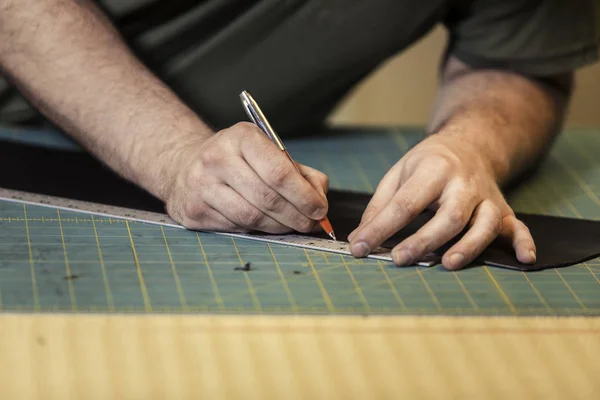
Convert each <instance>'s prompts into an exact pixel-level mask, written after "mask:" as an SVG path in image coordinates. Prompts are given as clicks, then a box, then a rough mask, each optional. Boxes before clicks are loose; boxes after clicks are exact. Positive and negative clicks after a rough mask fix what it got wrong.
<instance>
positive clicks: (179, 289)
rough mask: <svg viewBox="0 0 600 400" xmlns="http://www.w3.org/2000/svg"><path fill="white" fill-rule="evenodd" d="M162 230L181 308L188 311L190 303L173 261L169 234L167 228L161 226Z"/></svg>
mask: <svg viewBox="0 0 600 400" xmlns="http://www.w3.org/2000/svg"><path fill="white" fill-rule="evenodd" d="M160 232H161V234H162V237H163V240H164V242H165V248H166V249H167V255H168V256H169V263H170V264H171V272H173V279H174V280H175V286H176V287H177V295H178V296H179V302H180V303H181V308H182V309H183V310H184V311H187V309H188V304H187V300H186V298H185V294H184V292H183V288H182V287H181V282H180V280H179V274H178V273H177V267H176V266H175V262H174V261H173V255H172V254H171V249H170V248H169V241H168V240H167V236H166V235H165V230H164V228H163V227H162V225H161V226H160Z"/></svg>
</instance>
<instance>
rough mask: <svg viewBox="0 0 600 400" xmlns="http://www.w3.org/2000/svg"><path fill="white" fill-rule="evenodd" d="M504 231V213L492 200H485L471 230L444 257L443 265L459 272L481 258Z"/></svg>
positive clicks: (475, 215) (476, 211) (478, 210)
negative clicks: (502, 230)
mask: <svg viewBox="0 0 600 400" xmlns="http://www.w3.org/2000/svg"><path fill="white" fill-rule="evenodd" d="M501 229H502V212H501V211H500V209H499V208H498V207H497V206H496V205H495V204H494V203H493V202H492V201H490V200H484V201H483V202H482V203H481V204H479V206H478V207H477V209H476V210H475V213H474V215H473V223H472V225H471V228H470V229H469V230H468V231H467V233H465V235H464V236H463V237H462V238H461V239H460V240H459V241H458V242H457V243H456V244H455V245H454V246H452V247H451V248H450V249H448V251H447V252H446V253H445V254H444V256H443V257H442V265H443V266H444V267H445V268H446V269H449V270H457V269H460V268H462V267H464V266H465V265H467V264H468V263H470V262H471V261H473V260H474V259H475V258H476V257H477V256H479V255H480V254H481V253H482V252H483V250H485V248H486V247H487V246H489V244H490V243H492V242H493V241H494V239H496V237H498V235H499V234H500V231H501Z"/></svg>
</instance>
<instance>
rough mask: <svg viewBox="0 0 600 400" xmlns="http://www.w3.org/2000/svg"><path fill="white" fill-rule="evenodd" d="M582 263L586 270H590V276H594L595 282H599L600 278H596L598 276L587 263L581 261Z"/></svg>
mask: <svg viewBox="0 0 600 400" xmlns="http://www.w3.org/2000/svg"><path fill="white" fill-rule="evenodd" d="M583 265H584V266H585V267H586V268H587V270H588V271H590V274H592V276H593V277H594V279H595V280H596V282H598V283H600V279H599V278H598V276H597V275H596V274H595V273H594V272H593V271H592V269H591V268H590V267H589V265H588V264H587V263H586V262H585V263H583Z"/></svg>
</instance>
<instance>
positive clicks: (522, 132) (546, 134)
mask: <svg viewBox="0 0 600 400" xmlns="http://www.w3.org/2000/svg"><path fill="white" fill-rule="evenodd" d="M569 93H570V77H563V78H561V79H558V78H557V79H555V80H552V84H547V83H541V82H537V81H533V80H530V79H527V78H524V77H521V76H517V75H515V74H511V73H506V72H496V71H489V70H486V71H475V70H470V69H468V68H466V67H465V66H464V65H463V64H460V63H459V62H458V61H456V60H450V62H449V64H448V65H447V66H446V69H445V71H444V74H443V76H442V85H441V90H440V92H439V95H438V98H437V100H436V105H435V107H434V112H433V116H432V119H431V123H430V126H429V133H430V134H434V133H438V134H440V135H444V136H446V137H448V138H450V137H457V138H459V139H460V140H461V143H464V145H465V146H466V147H470V148H471V150H472V151H473V152H474V153H473V154H478V155H480V156H481V157H482V158H483V159H485V161H484V162H485V163H486V165H487V166H488V167H489V170H490V172H491V173H492V174H493V175H494V178H495V179H496V181H497V182H498V183H499V184H500V185H504V184H505V183H507V182H508V181H510V180H512V179H514V178H515V177H516V176H518V175H519V174H521V173H522V172H524V170H526V169H528V168H530V167H532V166H534V165H535V163H536V162H538V161H539V160H540V159H541V158H542V157H543V156H544V155H545V154H546V152H547V150H548V148H549V147H550V146H551V144H552V142H553V140H554V139H555V137H556V136H557V134H558V133H559V131H560V129H561V127H562V122H563V117H564V114H565V109H566V106H567V102H568V98H569Z"/></svg>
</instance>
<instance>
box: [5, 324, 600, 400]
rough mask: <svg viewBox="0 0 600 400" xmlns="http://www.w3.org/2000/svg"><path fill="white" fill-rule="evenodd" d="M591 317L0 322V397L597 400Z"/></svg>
mask: <svg viewBox="0 0 600 400" xmlns="http://www.w3.org/2000/svg"><path fill="white" fill-rule="evenodd" d="M599 356H600V319H599V318H522V317H521V318H512V317H511V318H504V317H502V318H500V317H498V318H479V317H477V318H466V317H460V318H459V317H423V318H421V317H360V316H358V317H323V316H321V317H319V316H295V317H291V316H289V317H288V316H269V317H267V316H233V315H232V316H203V315H184V316H182V315H139V316H138V315H103V314H97V315H95V314H92V315H62V314H55V315H52V314H43V315H36V314H21V315H19V314H3V315H1V316H0V357H1V358H0V361H1V362H0V398H1V399H192V398H195V399H198V398H208V399H246V400H248V399H271V398H274V399H321V398H323V399H391V398H394V399H397V398H413V399H415V398H419V399H440V398H444V399H447V398H457V399H458V398H460V399H467V398H469V399H470V398H472V399H484V398H485V399H496V398H497V399H505V398H511V399H512V398H529V399H531V398H544V399H559V398H569V399H594V398H596V399H597V398H600V379H599V378H598V377H599V376H600V361H599V360H600V357H599Z"/></svg>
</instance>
